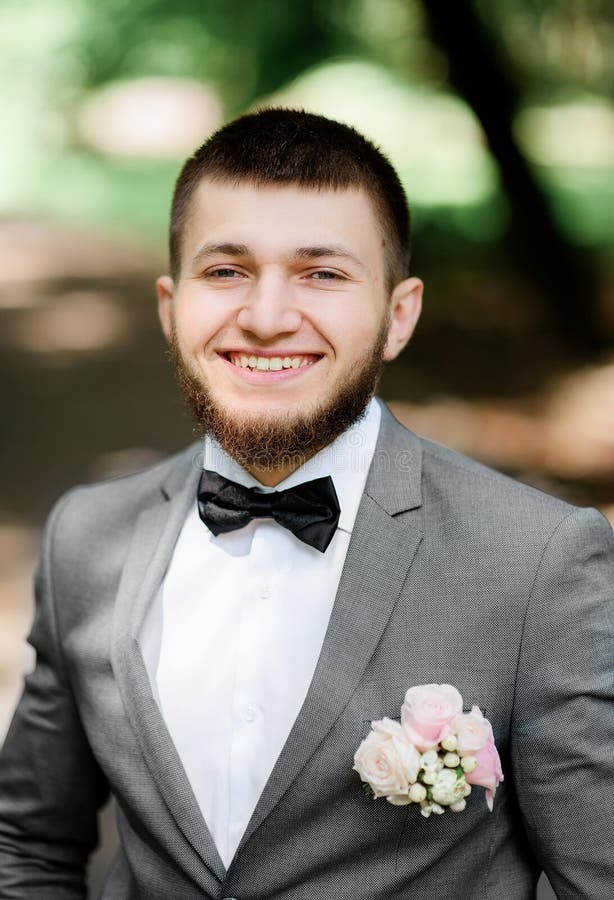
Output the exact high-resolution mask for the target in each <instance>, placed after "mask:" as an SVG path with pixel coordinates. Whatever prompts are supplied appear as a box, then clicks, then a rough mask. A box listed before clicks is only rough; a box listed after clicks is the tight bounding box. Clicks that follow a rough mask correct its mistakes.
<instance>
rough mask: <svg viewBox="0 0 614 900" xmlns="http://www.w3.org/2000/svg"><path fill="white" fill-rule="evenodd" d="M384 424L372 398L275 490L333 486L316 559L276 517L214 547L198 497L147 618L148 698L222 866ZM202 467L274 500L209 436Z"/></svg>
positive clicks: (280, 731)
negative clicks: (330, 518) (329, 531)
mask: <svg viewBox="0 0 614 900" xmlns="http://www.w3.org/2000/svg"><path fill="white" fill-rule="evenodd" d="M380 418H381V412H380V407H379V404H378V403H377V401H375V400H372V401H371V403H370V404H369V406H368V407H367V412H366V415H365V416H364V418H363V419H362V420H361V421H359V422H358V423H355V424H354V425H353V426H352V427H351V428H349V429H348V430H347V431H346V432H344V433H343V434H342V435H341V436H340V437H338V438H337V439H336V440H335V441H334V442H333V443H332V444H330V445H329V446H328V447H325V448H324V449H323V450H321V451H320V452H319V453H318V454H317V455H316V456H314V457H313V458H312V459H310V460H308V461H307V463H305V465H303V466H301V468H300V469H298V470H297V471H295V472H293V473H292V475H290V476H289V477H288V478H286V479H285V480H284V481H283V482H282V483H281V484H279V485H277V487H276V488H275V490H283V489H285V488H290V487H293V486H296V485H297V484H301V483H303V482H304V481H310V480H312V479H314V478H320V477H322V476H325V475H330V476H331V477H332V479H333V482H334V485H335V490H336V492H337V496H338V498H339V506H340V510H341V512H340V518H339V524H338V526H337V530H336V532H335V534H334V536H333V539H332V541H331V543H330V545H329V547H328V549H327V550H326V552H325V553H320V551H319V550H316V549H315V548H313V547H310V546H309V545H307V544H305V543H303V542H302V541H300V540H299V539H298V538H297V537H295V535H294V534H292V532H290V531H288V530H287V529H286V528H283V527H282V526H281V525H278V524H277V523H276V522H274V521H273V520H272V519H255V520H253V521H251V522H250V523H249V524H248V525H246V526H244V527H243V528H240V529H238V530H236V531H232V532H228V533H226V534H220V535H218V536H217V537H214V535H213V534H212V533H211V532H210V531H209V529H208V528H207V527H206V526H205V525H204V524H203V523H202V522H201V520H200V518H199V515H198V508H197V505H196V499H195V502H194V505H193V507H192V508H191V510H190V512H189V514H188V516H187V519H186V521H185V524H184V526H183V528H182V531H181V533H180V535H179V538H178V541H177V544H176V546H175V550H174V552H173V556H172V559H171V562H170V565H169V569H168V571H167V574H166V576H165V579H164V582H163V585H162V588H161V591H160V592H159V594H158V597H157V599H156V600H155V601H154V603H153V604H152V606H151V608H150V610H149V612H148V614H147V617H146V619H145V622H144V625H143V629H142V632H141V635H140V643H141V649H142V652H143V658H144V661H145V665H146V667H147V671H148V674H149V678H150V681H151V684H152V688H153V691H154V696H155V697H156V700H157V702H158V705H159V707H160V710H161V713H162V716H163V718H164V721H165V722H166V725H167V727H168V730H169V732H170V735H171V737H172V739H173V742H174V744H175V746H176V748H177V752H178V754H179V757H180V759H181V761H182V763H183V767H184V769H185V772H186V774H187V777H188V779H189V781H190V783H191V785H192V789H193V791H194V794H195V796H196V799H197V801H198V804H199V806H200V809H201V811H202V813H203V816H204V819H205V821H206V823H207V826H208V827H209V830H210V831H211V834H212V836H213V838H214V840H215V843H216V846H217V848H218V851H219V854H220V856H221V858H222V861H223V862H224V865H225V866H226V867H227V868H228V866H229V864H230V861H231V860H232V857H233V856H234V854H235V851H236V849H237V846H238V844H239V842H240V840H241V836H242V835H243V832H244V831H245V828H246V827H247V824H248V822H249V819H250V817H251V815H252V813H253V811H254V809H255V807H256V804H257V802H258V798H259V797H260V794H261V793H262V790H263V788H264V786H265V784H266V782H267V780H268V778H269V775H270V774H271V771H272V769H273V766H274V764H275V761H276V760H277V757H278V756H279V754H280V752H281V749H282V747H283V745H284V744H285V742H286V739H287V737H288V734H289V733H290V729H291V728H292V725H293V723H294V720H295V719H296V717H297V715H298V713H299V710H300V708H301V706H302V704H303V701H304V699H305V696H306V694H307V690H308V687H309V684H310V682H311V679H312V677H313V673H314V670H315V666H316V663H317V660H318V657H319V655H320V650H321V648H322V642H323V640H324V635H325V632H326V628H327V626H328V621H329V618H330V613H331V610H332V606H333V602H334V599H335V595H336V593H337V587H338V585H339V579H340V577H341V570H342V568H343V563H344V561H345V557H346V553H347V549H348V545H349V542H350V536H351V534H352V529H353V527H354V521H355V519H356V513H357V511H358V505H359V503H360V499H361V496H362V493H363V490H364V486H365V481H366V478H367V472H368V469H369V466H370V464H371V460H372V458H373V453H374V450H375V444H376V441H377V436H378V432H379V425H380ZM204 467H205V468H207V469H213V470H215V471H216V472H218V473H219V474H220V475H224V476H225V477H227V478H230V479H231V480H232V481H236V482H239V483H240V484H243V485H245V486H247V487H258V488H261V489H262V490H265V491H266V490H271V489H270V488H265V487H264V486H263V485H261V484H260V482H258V481H256V480H255V479H254V478H252V477H251V475H249V473H247V472H246V471H245V470H244V469H242V468H241V467H240V466H239V465H238V464H237V463H236V462H235V461H234V460H233V459H231V458H230V457H229V456H228V455H227V454H226V453H225V452H224V451H223V450H222V449H221V448H220V446H219V445H218V444H217V443H215V442H214V441H212V440H211V439H209V438H207V439H206V440H205V448H204Z"/></svg>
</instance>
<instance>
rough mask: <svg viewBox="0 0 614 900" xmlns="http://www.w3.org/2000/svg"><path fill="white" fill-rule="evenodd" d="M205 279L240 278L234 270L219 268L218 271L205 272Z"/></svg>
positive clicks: (239, 274) (238, 273)
mask: <svg viewBox="0 0 614 900" xmlns="http://www.w3.org/2000/svg"><path fill="white" fill-rule="evenodd" d="M205 275H206V276H207V278H219V279H223V278H229V279H232V278H235V277H236V278H239V277H240V276H241V273H240V272H237V270H236V269H229V268H223V267H220V268H219V269H210V270H209V271H208V272H205Z"/></svg>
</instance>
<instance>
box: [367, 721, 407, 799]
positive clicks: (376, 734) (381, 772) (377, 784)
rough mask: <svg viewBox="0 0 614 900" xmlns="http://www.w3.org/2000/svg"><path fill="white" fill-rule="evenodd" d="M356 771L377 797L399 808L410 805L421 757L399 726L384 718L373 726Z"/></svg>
mask: <svg viewBox="0 0 614 900" xmlns="http://www.w3.org/2000/svg"><path fill="white" fill-rule="evenodd" d="M353 768H354V770H355V771H356V772H358V774H359V775H360V777H361V778H362V780H363V781H366V782H367V783H368V784H369V785H371V788H372V789H373V793H374V794H375V796H376V797H388V798H389V799H390V800H391V802H392V803H396V804H400V803H409V798H408V797H407V792H408V791H409V788H410V785H411V784H413V783H414V782H415V781H416V779H417V778H418V771H419V769H420V754H419V753H418V751H417V750H416V748H415V747H412V745H411V744H410V742H409V741H408V739H407V736H406V734H405V732H404V731H403V729H402V728H401V726H400V725H399V723H398V722H393V721H392V719H388V718H384V719H382V720H381V721H378V722H373V723H372V730H371V731H370V732H369V734H368V735H367V737H366V738H365V739H364V741H363V742H362V743H361V745H360V747H359V748H358V750H357V751H356V753H355V754H354V766H353Z"/></svg>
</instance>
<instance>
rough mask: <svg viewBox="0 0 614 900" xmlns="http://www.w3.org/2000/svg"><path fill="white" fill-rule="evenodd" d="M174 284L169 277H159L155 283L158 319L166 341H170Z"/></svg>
mask: <svg viewBox="0 0 614 900" xmlns="http://www.w3.org/2000/svg"><path fill="white" fill-rule="evenodd" d="M174 290H175V283H174V282H173V279H172V278H171V277H170V275H161V276H160V278H158V280H157V281H156V292H157V294H158V317H159V319H160V324H161V325H162V331H163V332H164V335H165V337H166V339H167V341H168V340H170V336H171V330H172V321H173V293H174Z"/></svg>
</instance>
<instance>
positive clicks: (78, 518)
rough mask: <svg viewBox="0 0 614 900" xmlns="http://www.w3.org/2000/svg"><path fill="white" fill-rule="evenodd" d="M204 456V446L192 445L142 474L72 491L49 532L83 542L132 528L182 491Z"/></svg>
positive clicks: (57, 508)
mask: <svg viewBox="0 0 614 900" xmlns="http://www.w3.org/2000/svg"><path fill="white" fill-rule="evenodd" d="M200 453H201V445H200V444H197V443H196V444H192V445H191V446H189V447H187V448H185V449H184V450H181V451H180V452H178V453H175V454H173V455H172V456H169V457H166V458H165V459H163V460H161V461H160V462H157V463H155V464H154V465H151V466H148V467H147V468H145V469H142V470H140V471H138V472H132V473H130V474H128V475H119V476H115V477H113V478H108V479H105V480H104V481H98V482H95V483H92V484H82V485H77V486H75V487H73V488H71V489H70V490H69V491H67V492H66V493H65V494H64V495H63V496H61V497H60V498H59V500H58V501H57V502H56V504H55V506H54V508H53V509H52V511H51V514H50V516H49V519H48V523H47V530H48V531H51V530H53V531H59V532H61V533H62V535H64V536H65V537H68V538H69V539H70V538H73V539H75V540H79V539H81V538H83V537H85V536H86V535H94V534H100V533H101V532H102V533H106V534H110V533H111V532H113V531H115V530H121V529H122V528H124V527H130V526H131V525H132V524H133V523H134V521H135V519H136V518H137V517H138V516H139V515H140V513H141V512H142V511H143V510H145V509H147V508H149V507H151V506H153V505H155V504H156V503H158V502H160V500H161V499H163V498H166V499H169V498H170V497H171V496H172V494H173V493H175V492H176V491H178V490H180V489H181V487H182V486H183V485H184V484H185V482H186V480H187V479H188V478H189V476H190V474H191V473H192V472H193V470H194V468H195V467H198V466H199V463H200V461H201V459H200Z"/></svg>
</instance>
